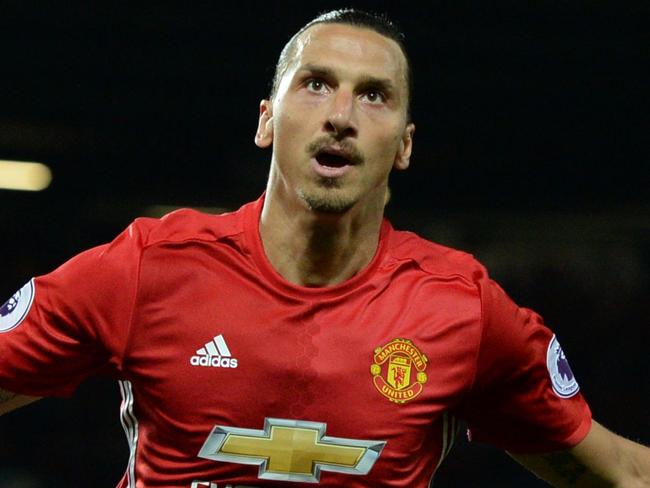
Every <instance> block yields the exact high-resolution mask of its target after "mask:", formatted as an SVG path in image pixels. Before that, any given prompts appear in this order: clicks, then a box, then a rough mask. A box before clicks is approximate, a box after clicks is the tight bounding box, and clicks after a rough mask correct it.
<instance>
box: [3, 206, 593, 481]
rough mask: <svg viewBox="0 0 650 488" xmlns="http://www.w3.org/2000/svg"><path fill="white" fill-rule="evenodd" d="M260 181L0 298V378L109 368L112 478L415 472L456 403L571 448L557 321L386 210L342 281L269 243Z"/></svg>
mask: <svg viewBox="0 0 650 488" xmlns="http://www.w3.org/2000/svg"><path fill="white" fill-rule="evenodd" d="M262 203H263V198H261V199H260V200H258V201H257V202H254V203H251V204H248V205H245V206H244V207H242V208H241V209H240V210H239V211H237V212H234V213H230V214H225V215H219V216H215V215H204V214H201V213H198V212H195V211H191V210H181V211H177V212H174V213H172V214H170V215H168V216H166V217H164V218H162V219H160V220H157V219H138V220H136V221H135V222H134V223H133V224H132V225H131V226H130V227H129V228H128V229H127V230H126V231H125V232H124V233H122V234H121V235H120V236H118V237H117V238H116V239H115V240H114V241H113V242H112V243H110V244H107V245H104V246H100V247H97V248H94V249H91V250H89V251H86V252H84V253H82V254H80V255H78V256H77V257H75V258H73V259H72V260H70V261H69V262H67V263H66V264H64V265H63V266H61V267H60V268H59V269H57V270H55V271H54V272H52V273H50V274H48V275H45V276H42V277H38V278H36V279H35V280H32V281H31V282H30V283H28V284H27V285H25V286H24V287H23V288H22V289H21V290H20V291H19V292H18V293H16V295H14V296H13V297H12V298H11V299H10V300H9V301H8V302H7V303H5V304H4V305H3V306H2V308H0V351H2V354H0V387H2V388H4V389H7V390H10V391H14V392H18V393H23V394H29V395H36V396H50V395H58V396H61V395H70V394H71V393H72V392H73V391H74V390H75V388H76V387H77V386H78V385H79V383H80V382H81V381H83V380H84V379H85V378H86V377H88V376H90V375H95V374H107V375H110V376H112V377H114V378H116V379H117V380H119V381H120V385H121V389H122V394H123V397H124V400H123V403H122V409H121V416H122V423H123V426H124V429H125V432H126V433H127V436H128V438H129V441H130V444H131V449H132V451H131V457H130V460H129V466H128V469H127V470H126V474H125V476H124V478H123V480H122V481H121V483H120V485H119V487H120V488H125V487H184V488H198V487H203V486H205V487H208V488H225V487H237V486H247V487H267V486H276V487H277V486H287V487H289V486H314V484H318V486H322V487H341V486H345V487H349V488H362V487H363V488H383V487H386V488H388V487H401V488H406V487H408V488H425V487H427V486H429V483H430V481H431V479H432V478H433V476H434V474H435V471H436V469H437V467H438V466H439V464H440V462H441V461H442V459H443V458H444V456H445V455H446V454H447V452H448V451H449V449H450V448H451V445H452V442H453V438H454V436H455V434H456V431H457V426H458V423H457V419H458V418H464V419H465V420H466V421H467V422H468V425H469V427H470V429H471V432H472V437H473V438H474V439H475V440H479V441H482V442H488V443H491V444H493V445H496V446H499V447H502V448H504V449H508V450H511V451H514V452H534V451H552V450H559V449H566V448H567V447H570V446H572V445H574V444H576V443H577V442H579V441H580V440H581V439H582V438H583V437H584V436H585V435H586V434H587V432H588V430H589V427H590V424H591V414H590V411H589V408H588V407H587V405H586V403H585V401H584V400H583V398H582V396H581V395H580V393H579V392H578V386H577V383H576V381H575V378H574V377H573V374H572V373H571V370H570V368H569V367H568V363H567V362H566V358H565V357H564V355H563V353H562V350H561V348H560V347H559V344H558V343H557V340H556V339H555V336H553V334H552V332H550V331H549V330H548V329H547V328H546V327H545V326H544V325H543V323H542V320H541V319H540V317H539V316H538V315H536V314H535V313H534V312H532V311H530V310H527V309H524V308H519V307H517V306H516V305H515V304H514V303H513V302H512V301H511V300H510V299H509V298H508V296H507V295H506V294H505V293H504V292H503V291H502V290H501V289H500V288H499V287H498V286H497V285H496V284H495V283H494V282H493V281H491V280H490V279H489V277H488V276H487V274H486V272H485V270H484V268H483V267H482V266H481V265H480V264H479V263H477V261H475V260H474V259H473V258H472V257H471V256H469V255H468V254H465V253H461V252H459V251H455V250H452V249H449V248H446V247H443V246H440V245H436V244H433V243H431V242H428V241H426V240H424V239H422V238H420V237H418V236H416V235H415V234H412V233H409V232H398V231H395V230H393V229H392V227H391V226H390V224H389V223H388V222H387V221H384V223H383V225H382V228H381V236H380V241H379V246H378V249H377V251H376V255H375V256H374V258H373V260H372V262H371V263H370V264H369V265H368V266H367V267H366V268H365V269H364V270H362V271H361V272H360V273H358V274H357V275H355V276H354V277H352V278H350V279H349V280H348V281H346V282H345V283H342V284H340V285H337V286H332V287H324V288H308V287H301V286H296V285H294V284H292V283H289V282H287V281H286V280H284V279H283V278H282V277H281V276H280V275H279V274H278V273H277V272H276V271H275V270H274V269H273V268H272V266H271V265H270V263H269V262H268V261H267V259H266V257H265V255H264V251H263V248H262V243H261V241H260V237H259V231H258V223H259V215H260V211H261V207H262Z"/></svg>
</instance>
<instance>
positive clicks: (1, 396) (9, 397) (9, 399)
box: [0, 388, 39, 415]
mask: <svg viewBox="0 0 650 488" xmlns="http://www.w3.org/2000/svg"><path fill="white" fill-rule="evenodd" d="M38 399H39V398H38V397H32V396H27V395H20V394H18V393H13V392H10V391H7V390H3V389H2V388H0V415H3V414H5V413H7V412H10V411H12V410H15V409H17V408H20V407H23V406H25V405H27V404H29V403H32V402H35V401H36V400H38Z"/></svg>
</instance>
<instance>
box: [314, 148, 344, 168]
mask: <svg viewBox="0 0 650 488" xmlns="http://www.w3.org/2000/svg"><path fill="white" fill-rule="evenodd" d="M316 161H317V162H318V164H320V165H321V166H327V167H328V168H342V167H343V166H347V165H349V164H352V162H351V161H350V159H349V158H347V157H346V156H344V155H341V154H333V153H330V152H327V151H320V152H318V153H317V154H316Z"/></svg>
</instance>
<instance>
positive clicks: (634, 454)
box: [510, 422, 650, 488]
mask: <svg viewBox="0 0 650 488" xmlns="http://www.w3.org/2000/svg"><path fill="white" fill-rule="evenodd" d="M510 455H511V456H512V457H513V458H514V459H516V460H517V461H518V462H520V463H521V464H522V465H523V466H525V467H526V468H528V469H529V470H531V471H532V472H534V473H535V474H537V475H538V476H539V477H540V478H543V479H544V480H546V481H548V482H549V483H551V484H552V485H553V486H556V487H560V488H564V487H577V488H581V487H585V488H587V487H589V488H601V487H603V488H604V487H626V488H627V487H639V488H641V487H648V486H650V449H648V448H646V447H643V446H640V445H639V444H636V443H634V442H632V441H629V440H627V439H624V438H623V437H620V436H618V435H616V434H614V433H612V432H610V431H609V430H607V429H605V428H604V427H603V426H602V425H600V424H599V423H597V422H592V427H591V430H590V431H589V434H587V437H585V438H584V440H582V441H581V442H580V443H579V444H577V445H576V446H575V447H573V448H571V449H568V450H566V451H558V452H552V453H547V454H514V453H510Z"/></svg>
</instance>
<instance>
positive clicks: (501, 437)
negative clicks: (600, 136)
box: [462, 274, 591, 453]
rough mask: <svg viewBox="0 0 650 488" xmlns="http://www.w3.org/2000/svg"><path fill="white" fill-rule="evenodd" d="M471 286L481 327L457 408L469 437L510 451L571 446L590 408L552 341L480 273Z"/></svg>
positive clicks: (537, 320)
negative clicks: (469, 380) (470, 378)
mask: <svg viewBox="0 0 650 488" xmlns="http://www.w3.org/2000/svg"><path fill="white" fill-rule="evenodd" d="M477 283H478V286H479V291H480V297H481V314H482V327H483V330H482V337H481V343H480V348H479V352H478V357H477V366H476V373H475V379H474V384H473V387H472V391H471V393H470V395H469V398H468V399H467V401H466V402H465V404H464V406H463V412H462V415H463V417H464V418H465V419H466V420H467V422H468V428H469V430H468V435H469V437H470V439H471V440H474V441H478V442H485V443H489V444H491V445H494V446H496V447H499V448H502V449H505V450H508V451H511V452H515V453H536V452H552V451H558V450H564V449H568V448H570V447H573V446H574V445H575V444H577V443H578V442H580V441H581V440H582V439H583V438H584V437H585V436H586V435H587V433H588V432H589V429H590V427H591V411H590V410H589V407H588V405H587V403H586V402H585V400H584V398H583V396H582V394H581V393H580V392H579V386H578V383H577V381H576V379H575V377H574V376H573V373H572V371H571V369H570V367H569V364H568V361H567V359H566V357H565V355H564V353H563V351H562V349H561V347H560V345H559V342H558V340H557V338H556V337H555V336H554V334H553V333H552V332H551V331H550V330H549V329H548V328H547V327H546V326H545V325H544V323H543V320H542V318H541V317H540V316H539V315H538V314H536V313H535V312H533V311H532V310H529V309H526V308H521V307H518V306H517V305H516V304H515V303H514V302H513V301H512V300H511V299H510V297H508V296H507V294H506V293H505V292H504V291H503V290H502V289H501V288H500V287H499V285H497V284H496V283H495V282H494V281H492V280H490V279H489V278H488V277H487V275H486V274H483V275H482V277H481V278H480V279H479V280H478V281H477Z"/></svg>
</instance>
